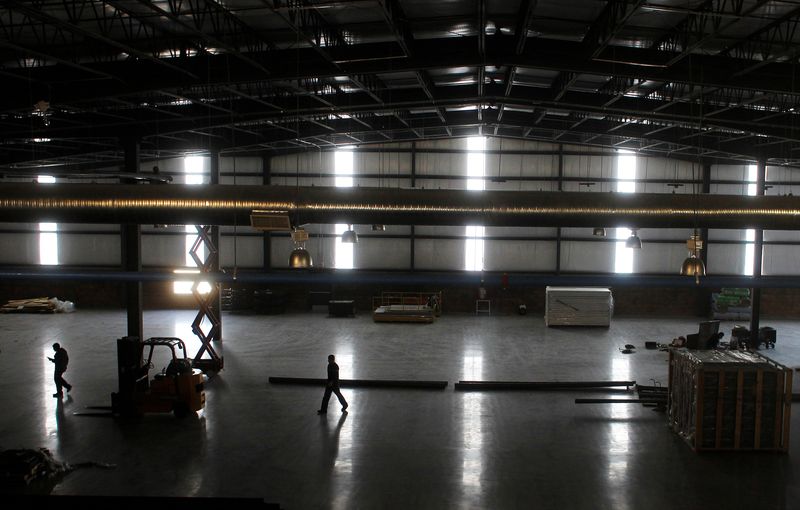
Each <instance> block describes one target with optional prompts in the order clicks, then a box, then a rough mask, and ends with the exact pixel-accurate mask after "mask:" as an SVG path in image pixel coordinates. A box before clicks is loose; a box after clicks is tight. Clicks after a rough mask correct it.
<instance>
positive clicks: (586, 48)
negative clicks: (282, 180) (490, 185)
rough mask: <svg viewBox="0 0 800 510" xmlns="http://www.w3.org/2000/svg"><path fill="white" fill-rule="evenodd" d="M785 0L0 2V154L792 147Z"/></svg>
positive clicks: (790, 42)
mask: <svg viewBox="0 0 800 510" xmlns="http://www.w3.org/2000/svg"><path fill="white" fill-rule="evenodd" d="M798 22H800V2H797V1H795V0H768V1H764V0H689V1H687V0H680V1H678V0H650V1H641V0H640V1H634V0H618V1H613V0H612V1H600V0H540V1H536V0H522V1H513V0H512V1H499V0H436V1H431V0H317V1H311V0H288V1H287V0H227V1H222V0H183V1H182V0H169V1H147V0H105V1H98V0H84V1H81V0H75V1H64V0H44V1H25V2H22V1H13V0H7V1H4V2H2V5H0V65H1V66H2V67H1V68H0V80H1V83H2V87H0V90H2V94H0V169H5V170H8V169H17V170H20V169H30V171H31V172H35V171H36V170H37V169H39V168H41V167H42V166H60V165H68V167H70V166H71V167H79V166H83V167H87V168H88V167H91V166H95V167H101V166H106V167H108V166H113V165H116V164H119V162H120V161H121V160H122V157H123V149H122V147H123V143H124V141H126V140H138V141H140V147H141V154H142V157H143V158H145V159H148V158H158V157H162V158H166V157H172V156H177V155H181V154H183V153H185V152H186V151H198V150H199V151H203V150H209V149H210V150H215V151H221V152H222V153H223V154H253V155H258V154H262V153H264V152H272V153H275V152H283V151H297V150H309V149H311V150H320V149H321V150H326V149H330V148H333V147H336V146H342V145H359V144H371V143H387V142H403V141H414V140H424V139H437V138H445V137H451V136H467V135H475V134H483V135H491V136H500V137H508V138H515V139H524V140H537V141H546V142H553V143H561V144H586V145H592V146H598V147H613V148H619V149H628V150H636V151H641V152H642V153H647V154H659V155H664V156H670V157H679V158H682V159H692V158H694V159H697V158H701V157H702V158H703V159H704V160H713V159H718V160H727V161H730V160H741V161H753V160H764V159H766V160H768V161H769V162H770V164H789V165H796V164H800V130H798V126H797V124H798V120H799V119H800V117H798V116H799V115H800V105H798V102H800V91H799V89H800V70H798V65H797V63H798V57H800V34H797V33H796V32H797V27H798Z"/></svg>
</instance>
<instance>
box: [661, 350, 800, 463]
mask: <svg viewBox="0 0 800 510" xmlns="http://www.w3.org/2000/svg"><path fill="white" fill-rule="evenodd" d="M669 379H670V380H669V423H670V427H671V428H672V429H673V430H674V431H675V432H677V433H678V434H679V435H680V436H681V437H683V438H684V439H685V440H686V441H687V442H688V443H689V444H690V445H691V446H692V448H693V449H694V450H696V451H699V450H771V451H781V452H785V451H786V450H787V449H788V447H789V425H790V413H791V403H792V371H791V369H789V368H787V367H785V366H783V365H780V364H778V363H775V362H774V361H772V360H770V359H769V358H766V357H764V356H760V355H758V354H755V353H751V352H745V351H717V350H708V351H690V350H685V349H680V350H678V349H673V350H671V351H670V373H669Z"/></svg>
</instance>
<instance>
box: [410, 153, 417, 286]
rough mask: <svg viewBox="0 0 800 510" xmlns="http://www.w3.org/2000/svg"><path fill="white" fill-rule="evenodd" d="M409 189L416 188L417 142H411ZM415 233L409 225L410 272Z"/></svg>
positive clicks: (414, 247)
mask: <svg viewBox="0 0 800 510" xmlns="http://www.w3.org/2000/svg"><path fill="white" fill-rule="evenodd" d="M411 187H412V188H416V187H417V142H411ZM415 241H416V232H415V228H414V225H411V239H410V242H411V246H410V249H409V266H410V269H411V270H412V271H414V268H415V266H416V260H415V252H416V242H415Z"/></svg>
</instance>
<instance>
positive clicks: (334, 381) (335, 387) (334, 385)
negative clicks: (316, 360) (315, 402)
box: [317, 354, 347, 414]
mask: <svg viewBox="0 0 800 510" xmlns="http://www.w3.org/2000/svg"><path fill="white" fill-rule="evenodd" d="M331 392H333V393H335V394H336V398H338V399H339V403H340V404H342V412H343V413H344V412H347V400H345V399H344V396H342V392H341V391H339V365H337V364H336V357H335V356H334V355H333V354H331V355H329V356H328V384H327V385H326V386H325V395H324V396H323V397H322V407H320V409H319V411H317V414H325V413H327V412H328V400H330V398H331Z"/></svg>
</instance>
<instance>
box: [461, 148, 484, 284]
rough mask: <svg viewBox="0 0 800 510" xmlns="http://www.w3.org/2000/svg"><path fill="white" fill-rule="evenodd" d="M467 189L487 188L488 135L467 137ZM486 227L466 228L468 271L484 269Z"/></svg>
mask: <svg viewBox="0 0 800 510" xmlns="http://www.w3.org/2000/svg"><path fill="white" fill-rule="evenodd" d="M467 149H468V150H470V151H481V152H469V153H468V154H467V177H468V178H467V189H468V190H471V191H483V190H485V189H486V181H484V180H483V177H484V175H486V153H485V152H483V151H485V150H486V137H484V136H473V137H470V138H467ZM485 235H486V227H484V226H482V225H470V226H468V227H467V228H466V236H467V239H466V241H465V243H464V269H466V270H467V271H483V253H484V240H483V238H484V237H485Z"/></svg>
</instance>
